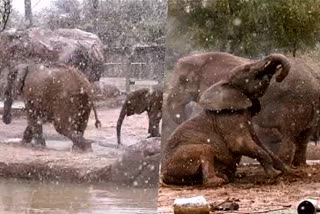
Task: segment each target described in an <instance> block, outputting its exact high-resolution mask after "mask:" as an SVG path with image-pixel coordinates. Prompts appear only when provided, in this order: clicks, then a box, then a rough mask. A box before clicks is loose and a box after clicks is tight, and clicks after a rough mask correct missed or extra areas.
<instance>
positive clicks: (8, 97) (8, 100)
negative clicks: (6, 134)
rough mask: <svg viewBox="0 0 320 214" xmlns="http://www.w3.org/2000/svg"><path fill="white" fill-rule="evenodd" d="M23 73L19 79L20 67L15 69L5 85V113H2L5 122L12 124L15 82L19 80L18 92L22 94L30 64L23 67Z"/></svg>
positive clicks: (10, 73)
mask: <svg viewBox="0 0 320 214" xmlns="http://www.w3.org/2000/svg"><path fill="white" fill-rule="evenodd" d="M23 71H24V72H23V73H22V76H21V79H19V80H18V81H17V78H18V69H13V70H12V71H10V72H9V74H8V77H7V85H6V87H5V91H4V97H5V100H4V110H3V115H2V121H3V122H4V123H5V124H10V123H11V119H12V115H11V109H12V103H13V96H14V95H13V91H14V82H15V81H17V85H16V93H17V95H21V94H22V90H23V87H24V82H25V79H26V77H27V74H28V71H29V69H28V66H25V67H24V69H23Z"/></svg>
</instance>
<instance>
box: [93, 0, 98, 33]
mask: <svg viewBox="0 0 320 214" xmlns="http://www.w3.org/2000/svg"><path fill="white" fill-rule="evenodd" d="M91 6H92V16H93V32H94V33H96V34H97V33H98V23H97V20H98V17H99V0H91Z"/></svg>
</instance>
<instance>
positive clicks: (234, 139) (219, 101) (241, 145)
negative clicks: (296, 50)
mask: <svg viewBox="0 0 320 214" xmlns="http://www.w3.org/2000/svg"><path fill="white" fill-rule="evenodd" d="M263 63H264V64H261V62H259V64H252V65H250V66H247V65H241V66H238V67H236V68H234V69H233V70H232V71H231V75H230V76H229V77H228V78H226V80H222V81H220V82H218V83H216V84H214V85H212V86H211V87H209V88H208V89H207V90H206V91H204V92H203V94H202V96H201V97H200V100H199V104H200V106H201V107H202V108H203V109H204V110H203V111H201V112H200V113H199V114H198V115H197V116H194V117H193V118H191V119H189V120H187V121H185V122H183V123H182V124H181V125H179V126H178V127H177V129H176V130H175V131H174V132H173V133H172V135H171V136H170V137H169V138H168V141H167V144H166V146H165V148H164V152H163V158H162V165H161V167H162V180H163V182H164V183H166V184H203V185H204V186H211V187H212V186H219V185H222V184H223V183H226V182H228V181H229V178H232V177H233V176H234V173H235V171H236V166H237V164H238V163H239V162H240V159H241V156H242V155H245V156H248V157H251V158H255V159H257V160H258V161H259V162H260V163H261V165H262V166H263V168H264V170H265V172H266V173H267V175H269V176H270V177H272V178H274V177H276V176H278V175H279V174H280V172H279V171H277V170H276V169H278V170H280V171H282V172H290V171H291V169H290V168H289V166H287V165H285V164H284V163H283V162H282V161H281V160H280V159H279V158H278V157H277V156H275V155H274V154H273V153H272V152H271V151H270V150H269V149H267V148H266V147H265V146H264V145H263V144H262V143H261V142H260V141H259V139H258V138H257V136H256V134H255V132H254V129H253V125H252V123H251V119H252V117H253V116H254V115H255V114H257V113H258V112H259V111H260V102H259V100H258V98H259V97H262V96H263V95H264V93H265V92H266V90H267V88H268V86H269V84H270V81H271V79H272V77H273V75H274V74H275V73H276V72H277V71H278V68H277V66H278V65H279V64H280V62H270V61H265V62H263ZM260 64H261V65H260ZM261 68H263V69H261ZM281 68H282V70H281V73H279V74H278V75H277V77H276V80H277V81H278V82H281V81H282V80H283V79H285V77H286V76H287V74H288V72H289V69H288V68H289V65H286V67H285V69H284V68H283V67H281Z"/></svg>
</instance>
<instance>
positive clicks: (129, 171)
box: [110, 137, 161, 187]
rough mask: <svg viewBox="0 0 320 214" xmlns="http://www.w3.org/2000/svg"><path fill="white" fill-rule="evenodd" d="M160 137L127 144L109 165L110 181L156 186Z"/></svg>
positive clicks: (136, 185)
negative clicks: (117, 157) (130, 144)
mask: <svg viewBox="0 0 320 214" xmlns="http://www.w3.org/2000/svg"><path fill="white" fill-rule="evenodd" d="M160 144H161V138H160V137H151V138H148V139H145V140H143V141H141V142H139V143H137V144H134V145H132V146H129V148H128V149H127V150H126V151H125V153H124V154H123V155H122V157H121V158H120V159H119V160H117V161H116V162H115V163H114V164H113V165H112V167H111V179H110V181H112V182H114V183H117V184H121V185H126V186H128V185H130V186H134V187H157V185H158V182H159V163H160Z"/></svg>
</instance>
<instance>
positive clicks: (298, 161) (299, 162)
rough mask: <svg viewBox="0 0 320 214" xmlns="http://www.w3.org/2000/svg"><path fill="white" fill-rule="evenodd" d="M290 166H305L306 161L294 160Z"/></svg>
mask: <svg viewBox="0 0 320 214" xmlns="http://www.w3.org/2000/svg"><path fill="white" fill-rule="evenodd" d="M292 165H293V166H295V167H301V166H306V165H307V161H306V160H294V161H293V162H292Z"/></svg>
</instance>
